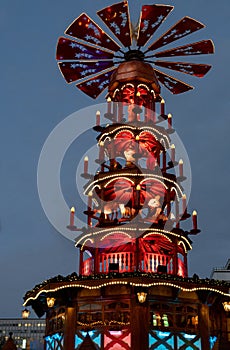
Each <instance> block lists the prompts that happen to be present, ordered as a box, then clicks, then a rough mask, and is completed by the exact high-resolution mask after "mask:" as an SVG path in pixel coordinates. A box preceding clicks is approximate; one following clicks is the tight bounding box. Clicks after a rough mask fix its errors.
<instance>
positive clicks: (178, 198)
mask: <svg viewBox="0 0 230 350" xmlns="http://www.w3.org/2000/svg"><path fill="white" fill-rule="evenodd" d="M179 188H180V187H179ZM173 190H174V191H175V192H176V198H177V200H178V202H179V200H180V197H179V196H178V194H177V189H176V188H175V187H172V188H171V190H170V192H172V191H173ZM181 195H182V191H181Z"/></svg>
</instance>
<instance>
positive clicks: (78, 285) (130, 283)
mask: <svg viewBox="0 0 230 350" xmlns="http://www.w3.org/2000/svg"><path fill="white" fill-rule="evenodd" d="M119 284H121V285H130V286H134V287H145V288H149V287H155V286H167V287H173V288H178V289H180V290H182V291H183V292H196V291H200V290H208V291H210V292H215V293H218V294H221V295H223V296H225V297H228V298H230V294H229V293H224V292H222V291H220V290H218V289H216V288H212V287H210V288H208V287H194V288H183V287H181V286H180V285H178V284H175V283H171V282H153V283H135V282H128V281H121V280H120V281H110V282H106V283H101V284H99V285H97V286H88V285H85V284H82V282H79V283H74V284H67V285H64V286H59V287H56V288H51V289H42V290H40V291H39V292H38V293H37V294H36V295H35V296H34V297H29V298H27V299H26V301H25V302H24V304H23V306H26V304H27V303H28V301H30V300H36V299H37V298H38V297H39V295H40V294H42V293H55V292H57V291H59V290H63V289H66V288H77V287H80V288H86V289H89V290H92V289H100V288H103V287H107V286H111V285H119Z"/></svg>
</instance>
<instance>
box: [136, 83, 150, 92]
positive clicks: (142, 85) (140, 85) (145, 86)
mask: <svg viewBox="0 0 230 350" xmlns="http://www.w3.org/2000/svg"><path fill="white" fill-rule="evenodd" d="M137 87H138V88H139V87H143V88H146V90H148V91H150V88H149V87H148V86H147V85H145V84H139V85H137Z"/></svg>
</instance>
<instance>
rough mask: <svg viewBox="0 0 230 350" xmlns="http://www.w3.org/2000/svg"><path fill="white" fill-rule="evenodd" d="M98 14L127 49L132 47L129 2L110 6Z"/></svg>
mask: <svg viewBox="0 0 230 350" xmlns="http://www.w3.org/2000/svg"><path fill="white" fill-rule="evenodd" d="M97 14H98V16H99V17H100V18H101V20H102V21H103V22H104V23H105V24H106V25H107V27H108V28H109V29H110V30H111V32H113V34H114V35H115V36H116V38H117V39H118V40H119V41H120V42H121V43H122V44H123V45H124V46H125V47H129V46H131V44H132V38H131V23H130V17H129V8H128V2H127V1H122V2H119V3H117V4H114V5H111V6H108V7H106V8H104V9H103V10H100V11H98V12H97Z"/></svg>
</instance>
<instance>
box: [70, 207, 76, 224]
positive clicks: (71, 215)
mask: <svg viewBox="0 0 230 350" xmlns="http://www.w3.org/2000/svg"><path fill="white" fill-rule="evenodd" d="M74 215H75V208H74V207H72V208H71V209H70V223H69V225H70V226H74Z"/></svg>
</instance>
